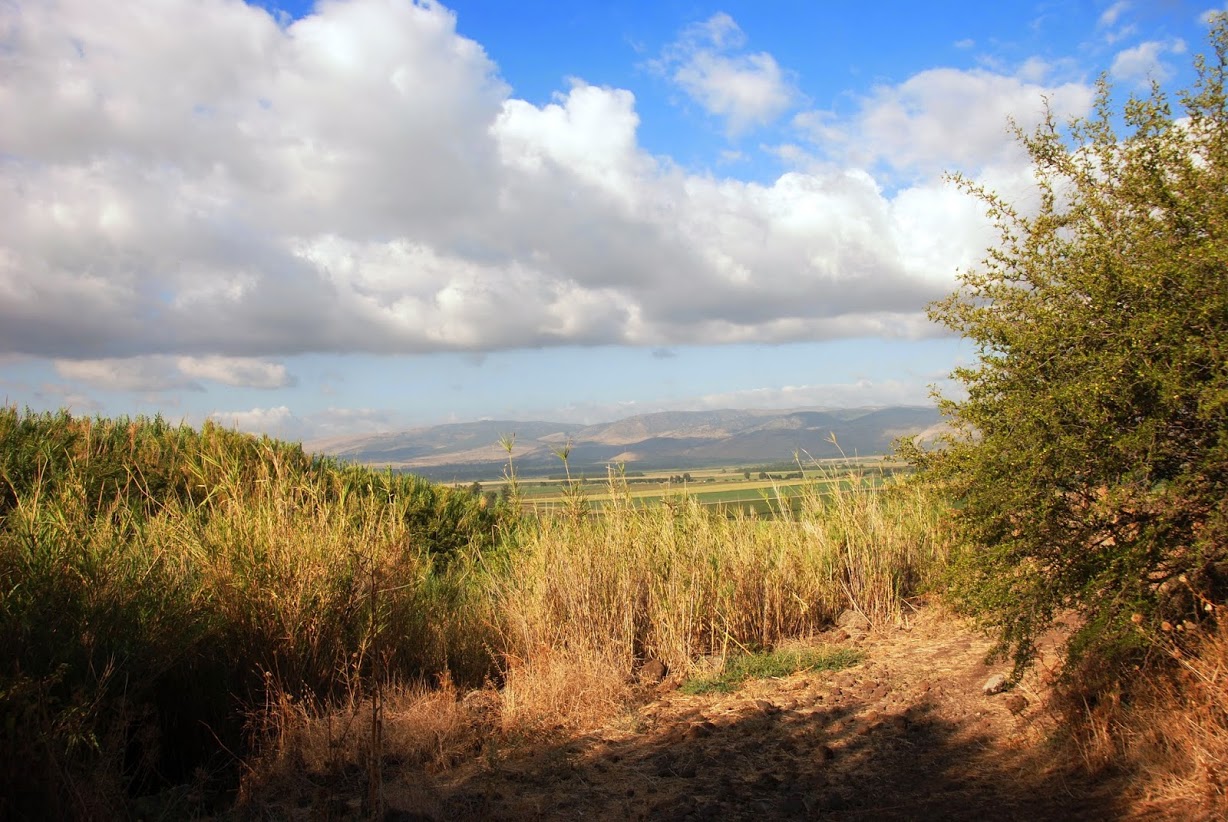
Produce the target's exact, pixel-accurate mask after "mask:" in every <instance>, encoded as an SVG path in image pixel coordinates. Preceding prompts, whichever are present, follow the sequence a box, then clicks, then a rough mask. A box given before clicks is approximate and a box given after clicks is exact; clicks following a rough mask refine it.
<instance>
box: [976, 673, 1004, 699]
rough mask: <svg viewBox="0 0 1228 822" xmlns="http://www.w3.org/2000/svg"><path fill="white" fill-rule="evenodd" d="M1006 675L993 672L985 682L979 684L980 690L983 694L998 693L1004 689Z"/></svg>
mask: <svg viewBox="0 0 1228 822" xmlns="http://www.w3.org/2000/svg"><path fill="white" fill-rule="evenodd" d="M1006 684H1007V683H1006V675H1005V674H994V675H993V676H991V677H990V678H989V679H987V680H985V684H984V685H982V686H981V691H982V692H983V693H984V694H985V696H993V695H994V694H1000V693H1002V692H1003V691H1005V690H1006Z"/></svg>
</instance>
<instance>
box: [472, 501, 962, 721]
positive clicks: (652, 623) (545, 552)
mask: <svg viewBox="0 0 1228 822" xmlns="http://www.w3.org/2000/svg"><path fill="white" fill-rule="evenodd" d="M854 485H855V486H857V487H845V488H844V489H842V490H837V491H836V492H835V493H829V494H827V495H824V493H823V491H822V486H819V485H816V486H815V487H814V489H812V490H811V491H810V492H808V493H807V494H806V495H805V496H804V498H803V500H802V504H801V506H800V513H797V514H793V513H791V512H790V509H789V506H788V504H787V503H785V502H784V501H782V504H781V506H780V507H781V513H780V515H779V516H777V517H776V518H773V519H761V518H756V517H752V516H747V515H744V514H741V513H733V514H731V515H725V514H718V513H714V512H713V511H711V510H709V509H707V508H705V507H704V506H702V505H700V504H699V503H698V502H697V501H696V500H694V499H693V498H689V497H686V496H679V497H677V498H675V499H671V500H667V501H666V502H665V503H664V504H661V505H659V506H652V507H637V506H636V505H635V504H633V502H632V501H631V499H630V497H629V495H627V494H626V488H625V486H620V485H619V484H618V482H617V480H615V481H614V482H613V486H614V487H613V488H612V492H613V496H614V501H613V502H612V504H610V505H607V506H605V507H604V508H603V509H602V511H601V513H600V515H593V514H589V515H585V514H584V512H583V511H577V510H575V509H573V510H571V511H566V512H561V513H546V514H543V515H541V516H540V517H539V518H538V519H537V520H536V521H535V522H534V523H533V524H532V525H531V526H530V527H526V528H525V529H524V531H523V532H522V534H521V536H520V545H519V547H518V549H517V552H516V558H515V561H514V562H513V563H511V564H509V565H508V567H507V568H506V571H505V573H502V574H498V575H495V576H493V577H492V578H491V582H492V583H493V584H494V586H495V587H494V588H493V590H492V596H493V597H494V601H495V603H496V605H495V610H496V613H497V618H498V621H499V623H498V624H499V630H500V631H501V634H502V648H503V649H504V654H505V657H504V659H505V673H506V681H505V687H504V693H505V699H506V709H507V710H508V711H510V712H511V713H512V715H514V716H517V717H520V719H519V720H518V721H520V722H524V721H529V720H528V719H527V717H528V716H530V715H534V714H535V715H538V716H541V717H543V718H547V719H545V720H544V721H547V722H549V723H550V724H563V725H568V726H581V725H584V724H585V723H586V722H591V721H593V720H598V719H600V718H601V715H602V714H607V715H608V711H609V710H612V709H614V708H615V707H616V706H618V705H619V704H620V703H621V702H622V701H623V699H624V697H623V696H622V693H623V692H626V691H627V689H629V688H630V686H631V684H632V683H633V674H634V672H635V671H636V670H637V669H638V668H639V667H640V666H642V665H644V664H645V663H647V662H650V661H654V660H655V661H659V662H661V663H663V664H664V666H665V669H666V670H667V671H668V672H669V673H670V674H671V675H673V676H674V677H675V678H677V677H681V676H685V675H686V674H688V673H689V672H691V670H692V668H693V666H694V665H695V664H696V662H697V660H700V659H703V658H707V657H712V656H716V657H719V658H722V659H723V658H724V657H726V656H729V655H731V654H737V653H743V652H745V651H747V650H760V649H767V648H772V647H774V646H776V645H777V644H779V643H780V642H782V641H784V640H787V639H789V638H793V637H799V636H807V635H810V634H813V633H815V632H817V631H819V630H821V629H822V628H824V627H825V626H827V625H828V624H830V623H831V622H832V620H833V619H834V618H835V617H836V616H837V615H838V614H839V613H840V612H841V611H842V610H844V609H846V608H854V609H856V610H859V611H861V612H862V613H864V614H866V615H867V616H868V617H870V618H871V619H872V620H882V619H887V618H889V617H890V616H891V615H893V614H894V613H895V612H896V611H897V610H898V608H899V605H900V602H901V599H902V598H903V597H904V596H907V595H909V594H910V593H913V592H915V591H916V590H917V588H918V586H919V585H920V584H922V583H923V581H924V580H925V579H926V578H927V577H928V576H929V575H930V574H931V572H932V571H933V570H934V569H935V568H936V567H937V566H938V565H939V564H940V563H941V561H942V558H943V551H944V549H943V546H942V543H941V540H940V539H939V537H938V536H937V534H938V533H939V531H938V529H937V528H936V527H935V526H936V523H937V520H938V517H939V512H940V508H939V506H938V505H937V504H936V502H935V499H934V498H933V497H932V496H931V495H930V492H929V491H928V490H927V489H925V488H923V487H921V486H918V485H912V484H906V483H900V484H897V485H895V486H892V487H890V488H888V489H885V490H880V491H871V490H869V489H868V488H866V487H864V485H865V484H864V483H861V482H856V483H854ZM550 683H557V686H552V685H551V684H550ZM595 711H596V712H595Z"/></svg>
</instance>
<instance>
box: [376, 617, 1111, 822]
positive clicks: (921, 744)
mask: <svg viewBox="0 0 1228 822" xmlns="http://www.w3.org/2000/svg"><path fill="white" fill-rule="evenodd" d="M833 639H839V640H842V641H843V642H846V643H849V644H852V645H855V646H856V647H858V648H860V649H861V650H862V651H863V652H864V654H865V657H864V661H863V662H861V663H860V664H858V665H856V666H854V667H852V668H848V669H846V670H843V671H839V672H822V673H820V672H814V673H798V674H794V675H792V676H790V677H787V678H783V679H774V680H761V681H753V682H748V683H746V684H744V685H743V686H742V688H741V689H740V690H738V691H737V692H736V693H733V694H720V695H706V696H687V695H683V694H680V693H678V692H676V691H674V692H667V693H663V694H662V695H661V696H659V698H657V699H656V700H654V701H652V702H650V703H648V704H646V705H644V706H643V707H642V708H640V709H639V710H638V711H637V712H636V713H635V714H634V715H633V716H631V717H630V718H627V719H624V720H622V721H620V722H619V723H617V724H616V725H614V726H611V727H609V728H605V729H602V730H599V731H597V732H595V733H592V734H588V735H586V736H583V737H580V738H575V739H570V740H566V741H563V742H560V743H556V744H554V745H550V746H546V747H543V748H540V749H537V750H532V751H523V750H522V751H519V752H516V753H513V754H509V755H507V756H506V757H496V758H493V759H491V758H488V759H487V760H485V761H482V762H479V763H474V764H471V765H468V766H465V767H463V768H461V769H458V770H456V771H453V772H449V773H447V774H441V775H436V776H423V775H415V776H412V777H401V778H398V779H393V780H390V782H389V783H388V785H387V788H388V793H387V795H388V801H389V806H390V807H391V808H393V809H394V810H392V811H390V812H389V814H388V817H387V818H388V819H390V820H424V819H438V820H443V819H495V820H498V819H506V820H519V819H651V820H691V819H694V820H706V819H710V820H737V819H746V820H775V819H807V818H809V819H832V820H862V819H864V820H879V819H951V820H961V819H966V820H986V819H993V820H1008V819H1020V820H1037V819H1115V818H1122V817H1123V816H1126V815H1128V810H1127V809H1126V808H1125V807H1119V806H1118V804H1117V803H1118V800H1116V799H1115V798H1114V797H1112V796H1109V797H1106V796H1103V795H1101V796H1096V795H1095V792H1094V791H1093V790H1092V789H1091V787H1090V786H1088V785H1086V784H1080V783H1078V782H1075V781H1070V779H1068V778H1063V777H1062V776H1061V775H1059V774H1058V773H1057V772H1056V771H1055V769H1054V768H1053V767H1051V763H1049V762H1047V761H1046V756H1045V750H1044V747H1043V745H1042V744H1040V743H1039V741H1038V740H1039V734H1038V733H1037V732H1036V730H1035V728H1034V727H1033V725H1032V722H1031V720H1030V716H1031V715H1032V713H1033V711H1034V703H1035V702H1036V699H1035V694H1034V693H1032V694H1030V700H1029V704H1028V705H1024V704H1022V702H1021V701H1020V699H1019V697H1020V696H1024V697H1025V698H1029V690H1028V688H1027V683H1026V682H1025V683H1024V685H1023V686H1021V688H1020V689H1018V690H1016V691H1015V692H1014V693H1013V694H999V695H996V696H986V695H985V694H984V693H982V690H981V686H982V685H983V684H984V683H985V681H986V680H987V678H988V677H989V676H990V675H991V674H993V673H996V672H998V671H1000V670H1002V671H1004V670H1005V668H989V667H987V666H986V665H985V664H984V662H983V660H984V656H985V653H986V651H987V649H988V644H987V642H986V641H984V640H983V639H980V638H978V637H975V636H974V635H972V634H971V633H969V632H968V631H967V630H966V629H965V628H963V627H962V626H960V625H959V624H958V623H955V622H954V621H953V620H951V619H950V618H949V617H947V616H945V615H943V614H941V613H939V612H938V611H937V609H926V611H923V612H921V613H919V614H917V615H915V616H914V618H913V619H911V620H910V621H909V622H908V624H906V625H903V626H897V627H893V628H891V629H889V630H881V631H876V632H872V633H871V634H870V635H869V636H868V637H865V638H861V639H856V638H844V637H843V636H840V635H837V636H836V637H833V636H830V635H829V636H825V637H821V638H820V640H822V641H825V642H831V641H832V640H833ZM1100 793H1102V794H1103V793H1104V792H1103V791H1101V792H1100Z"/></svg>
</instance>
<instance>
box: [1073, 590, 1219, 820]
mask: <svg viewBox="0 0 1228 822" xmlns="http://www.w3.org/2000/svg"><path fill="white" fill-rule="evenodd" d="M1214 611H1215V613H1216V615H1217V616H1218V617H1219V620H1218V623H1216V622H1212V621H1207V622H1204V623H1203V624H1202V625H1199V626H1194V625H1193V624H1192V623H1187V625H1189V626H1190V627H1189V628H1188V629H1187V630H1185V631H1182V632H1180V636H1177V635H1176V632H1175V631H1174V632H1173V633H1169V634H1166V633H1164V632H1158V633H1157V634H1156V635H1154V636H1151V637H1150V642H1151V646H1152V648H1153V650H1154V651H1155V652H1156V654H1155V656H1154V657H1153V658H1152V659H1151V660H1150V661H1149V662H1148V663H1147V664H1146V665H1145V666H1144V667H1143V668H1142V669H1141V670H1140V671H1138V672H1137V673H1136V674H1135V675H1134V676H1133V677H1131V678H1130V679H1129V680H1128V681H1127V682H1126V683H1125V684H1127V685H1129V686H1130V687H1129V690H1128V691H1124V690H1123V686H1122V685H1121V684H1118V685H1116V686H1115V687H1113V688H1112V689H1111V690H1110V691H1109V692H1107V693H1097V694H1095V695H1094V698H1088V697H1084V698H1083V699H1081V700H1080V701H1079V704H1078V705H1077V706H1075V708H1076V710H1077V715H1076V716H1073V717H1071V716H1069V714H1070V713H1071V711H1070V710H1069V705H1067V708H1068V710H1067V711H1066V713H1067V714H1068V719H1067V727H1068V728H1070V729H1073V741H1074V742H1075V747H1076V749H1077V750H1078V752H1079V754H1080V758H1081V764H1082V766H1083V767H1085V768H1087V769H1088V770H1091V771H1092V772H1093V773H1097V772H1100V773H1104V772H1107V773H1110V774H1112V773H1115V774H1119V775H1120V778H1121V779H1122V780H1123V781H1124V782H1126V783H1127V784H1126V785H1125V786H1124V788H1123V790H1124V792H1125V793H1127V794H1128V795H1130V796H1131V797H1132V799H1133V800H1134V801H1135V803H1136V809H1137V811H1138V812H1139V813H1140V815H1142V816H1146V818H1165V819H1168V818H1173V819H1176V818H1180V819H1225V818H1228V623H1225V622H1224V621H1223V618H1222V616H1223V612H1224V606H1223V605H1220V606H1217V607H1215V608H1214ZM1060 697H1061V699H1063V700H1064V701H1066V702H1067V703H1068V702H1069V700H1070V699H1071V694H1069V693H1063V694H1061V695H1060Z"/></svg>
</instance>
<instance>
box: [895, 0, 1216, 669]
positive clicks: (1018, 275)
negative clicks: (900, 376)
mask: <svg viewBox="0 0 1228 822" xmlns="http://www.w3.org/2000/svg"><path fill="white" fill-rule="evenodd" d="M1210 44H1211V46H1212V49H1213V52H1214V53H1213V55H1212V56H1211V57H1210V58H1208V59H1204V58H1202V57H1199V58H1197V59H1196V61H1195V68H1196V70H1197V77H1198V79H1197V81H1196V82H1195V84H1194V86H1193V87H1192V89H1190V90H1187V91H1184V92H1181V93H1180V94H1179V95H1178V98H1177V99H1178V100H1179V102H1180V105H1181V114H1182V116H1180V117H1174V116H1173V115H1172V113H1171V109H1170V104H1169V102H1168V98H1167V97H1166V95H1165V94H1163V93H1162V92H1161V91H1160V89H1159V87H1158V86H1156V85H1153V86H1152V89H1151V92H1150V93H1149V94H1148V95H1147V96H1145V97H1132V98H1131V99H1130V100H1129V101H1128V102H1127V103H1126V104H1125V106H1124V109H1123V111H1122V113H1121V114H1120V116H1119V115H1118V114H1117V113H1116V112H1115V111H1114V109H1113V106H1112V100H1111V93H1110V92H1111V89H1110V88H1109V85H1108V83H1107V81H1104V80H1102V81H1101V82H1100V84H1099V89H1098V94H1097V101H1096V107H1095V111H1094V113H1093V114H1092V115H1091V116H1090V117H1089V118H1087V119H1083V120H1079V121H1075V122H1073V123H1071V124H1070V125H1069V126H1068V128H1066V129H1061V128H1059V127H1058V125H1057V124H1056V123H1055V121H1054V119H1053V117H1052V116H1049V117H1047V118H1046V120H1045V122H1044V123H1042V124H1041V126H1040V127H1038V128H1037V129H1036V130H1035V131H1034V132H1032V133H1030V134H1025V133H1023V132H1018V137H1019V139H1020V140H1021V142H1022V144H1023V145H1024V146H1025V147H1026V149H1027V151H1028V153H1029V154H1030V156H1031V160H1032V163H1033V167H1034V173H1035V177H1036V193H1037V195H1038V196H1037V197H1036V198H1035V199H1034V200H1033V199H1031V198H1029V199H1028V200H1027V201H1025V204H1024V205H1023V206H1020V207H1016V206H1013V205H1012V204H1011V203H1008V202H1006V201H1005V200H1004V199H1003V198H1001V197H1000V196H998V195H996V194H995V193H993V192H991V191H988V190H986V189H985V188H983V187H980V186H978V185H977V184H975V183H973V182H971V181H968V180H966V179H963V178H959V177H956V178H955V179H956V181H957V183H958V184H959V185H960V186H961V187H962V188H964V189H965V190H966V191H968V192H970V193H972V194H973V195H975V196H976V197H978V198H979V199H980V200H981V201H982V202H983V203H984V204H985V206H986V210H987V213H988V215H989V216H990V218H991V219H992V220H993V221H994V223H995V225H996V226H997V228H998V230H999V231H1000V243H999V244H998V245H997V246H996V247H994V248H992V249H990V250H989V251H988V256H987V258H986V259H985V260H984V261H983V263H982V264H981V265H980V266H979V267H978V268H977V269H975V270H972V271H966V272H961V274H960V277H959V280H960V286H959V288H958V290H957V291H956V292H955V293H954V294H952V295H950V296H949V297H948V298H946V299H945V300H942V301H940V302H938V303H936V304H934V305H933V306H931V309H930V313H931V317H932V318H933V319H934V320H936V321H937V322H939V323H941V324H943V325H946V326H947V327H949V328H951V329H953V330H955V331H958V332H959V333H961V334H963V335H964V336H965V337H967V338H969V339H970V340H972V341H973V342H974V343H975V344H976V346H977V348H978V353H979V356H978V359H977V361H976V362H975V363H974V364H973V365H970V366H968V367H964V368H959V369H957V370H956V371H955V372H954V374H953V377H954V378H955V379H956V380H957V381H958V382H960V383H962V386H963V388H964V389H965V390H966V397H965V398H962V399H961V398H954V399H952V398H946V399H940V404H941V408H942V410H943V411H944V413H945V414H946V415H947V416H948V418H949V419H950V421H951V422H952V424H953V426H952V427H953V430H954V431H955V433H954V434H953V435H951V436H950V437H948V438H947V440H946V442H945V443H944V444H943V445H942V446H941V447H939V448H936V449H934V450H931V451H928V452H924V453H923V452H921V451H918V450H916V449H915V448H913V449H911V456H912V458H913V459H914V460H915V461H916V462H917V463H918V464H919V465H920V467H921V468H922V469H924V470H927V471H929V472H930V474H931V476H936V477H938V478H941V479H943V480H945V481H947V482H949V484H950V488H951V490H952V492H953V493H954V495H955V497H956V498H957V499H958V500H959V504H958V505H957V508H958V510H957V511H956V513H955V529H956V542H957V548H956V551H955V562H954V572H953V576H952V595H953V596H954V599H955V601H956V602H957V603H958V604H960V605H961V606H963V607H964V608H965V609H966V610H968V611H969V612H971V613H974V614H976V615H978V617H979V619H980V620H981V622H982V623H983V625H984V626H985V627H987V628H990V629H991V630H992V631H994V632H995V633H996V634H997V636H998V638H999V640H1000V642H999V646H998V649H999V651H1002V652H1010V653H1012V654H1013V655H1014V658H1015V661H1016V663H1017V670H1018V669H1019V668H1021V667H1022V666H1023V665H1024V664H1026V663H1027V662H1028V661H1029V660H1030V659H1031V658H1032V656H1033V655H1034V652H1035V641H1036V639H1037V637H1038V636H1039V635H1040V634H1041V633H1042V632H1044V631H1045V630H1046V629H1047V628H1049V627H1050V625H1051V624H1052V622H1053V620H1054V618H1055V615H1056V614H1058V613H1060V612H1062V611H1065V610H1067V609H1074V610H1075V611H1076V612H1077V613H1078V614H1079V616H1081V617H1082V619H1081V620H1079V624H1080V625H1081V626H1082V627H1081V628H1080V629H1079V630H1078V631H1077V632H1076V634H1075V635H1074V636H1073V638H1072V640H1071V643H1070V646H1069V650H1070V652H1071V654H1072V655H1073V656H1079V655H1081V654H1083V653H1085V652H1088V651H1093V650H1094V651H1097V652H1100V653H1104V654H1108V655H1110V656H1112V655H1120V654H1127V655H1128V654H1130V653H1131V651H1132V650H1133V649H1136V648H1139V647H1141V643H1142V637H1143V636H1144V634H1146V633H1147V632H1148V631H1151V630H1155V629H1158V628H1159V627H1160V626H1161V625H1163V621H1165V620H1168V621H1170V623H1177V622H1179V620H1185V619H1188V620H1198V619H1201V618H1205V617H1206V616H1207V615H1208V614H1213V613H1214V611H1215V610H1216V607H1217V606H1221V605H1222V603H1223V601H1224V594H1225V591H1226V587H1228V586H1226V584H1225V582H1226V580H1228V359H1226V357H1228V105H1226V102H1225V82H1224V81H1225V76H1226V68H1225V64H1226V58H1228V17H1226V16H1225V15H1223V14H1220V15H1218V16H1217V17H1216V18H1215V19H1214V21H1213V24H1212V31H1211V34H1210ZM1115 122H1120V123H1124V125H1125V129H1124V130H1125V132H1126V135H1125V136H1124V137H1119V136H1118V134H1117V133H1116V131H1115V127H1114V123H1115ZM1029 210H1030V211H1031V213H1029Z"/></svg>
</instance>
